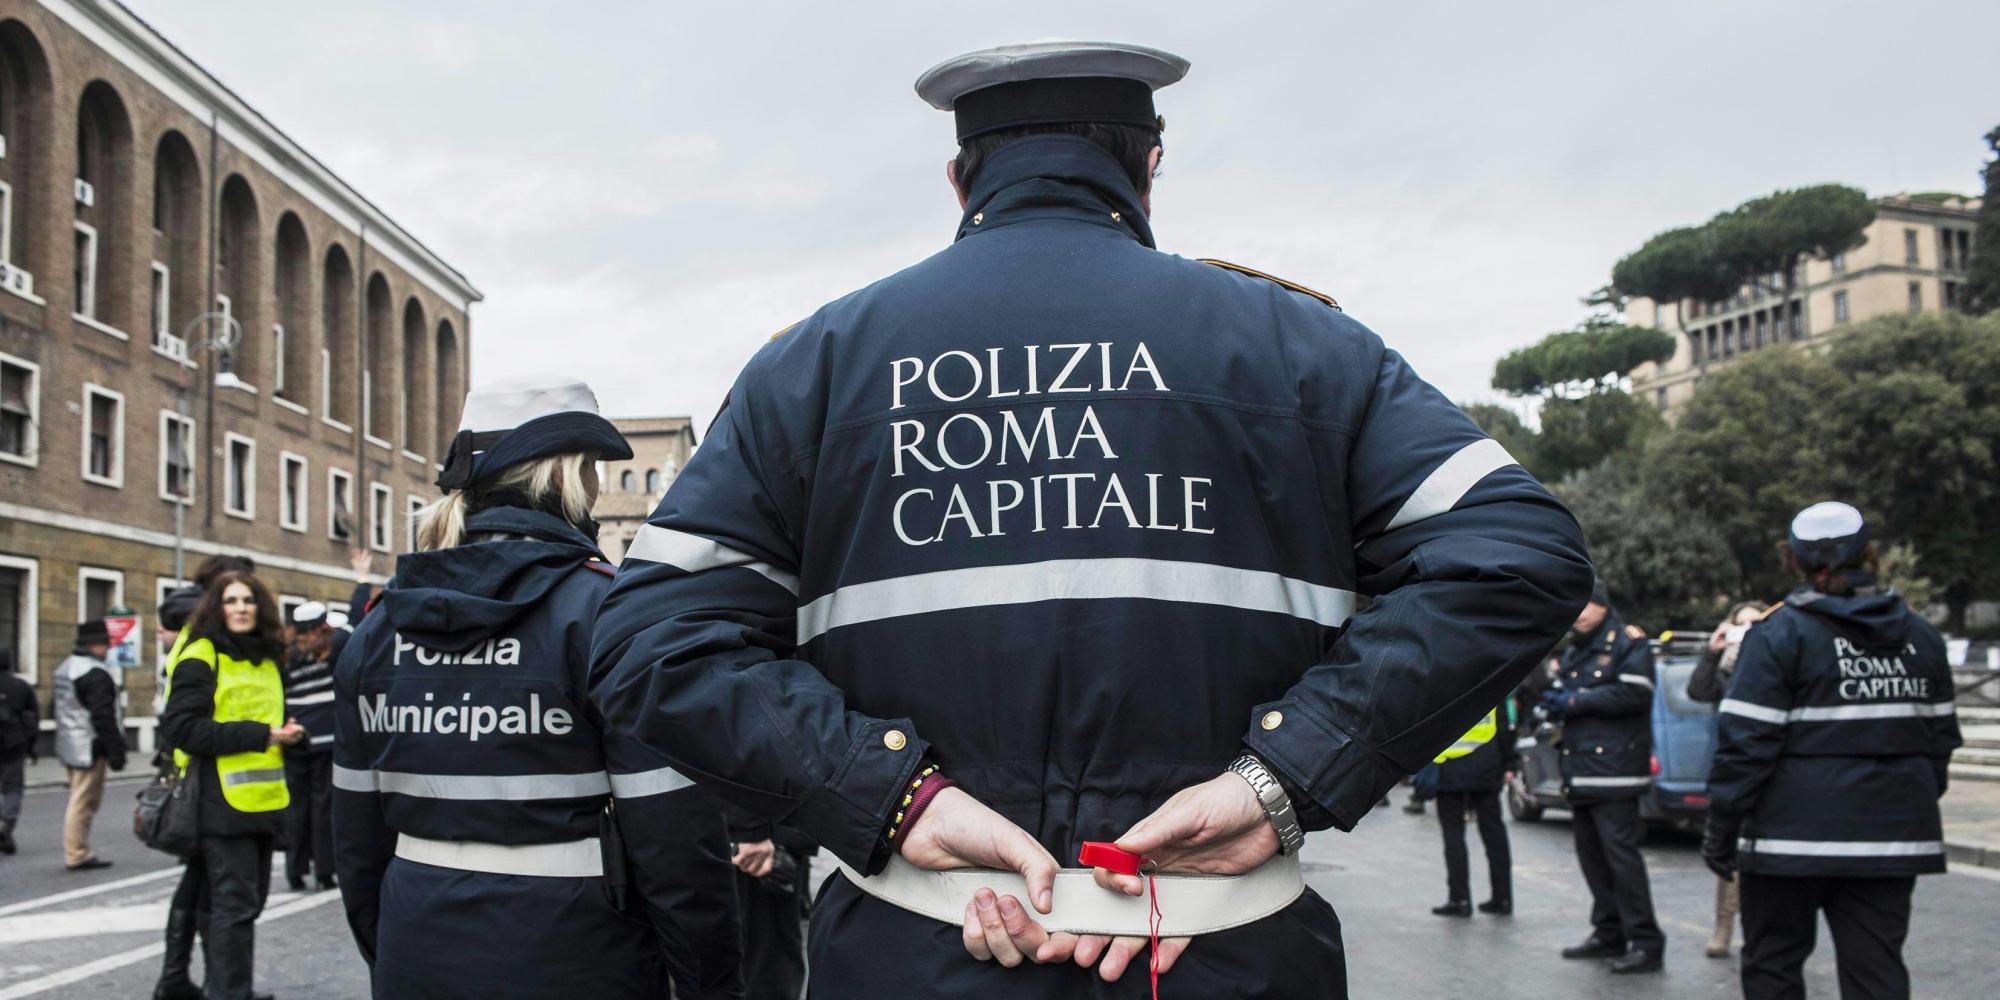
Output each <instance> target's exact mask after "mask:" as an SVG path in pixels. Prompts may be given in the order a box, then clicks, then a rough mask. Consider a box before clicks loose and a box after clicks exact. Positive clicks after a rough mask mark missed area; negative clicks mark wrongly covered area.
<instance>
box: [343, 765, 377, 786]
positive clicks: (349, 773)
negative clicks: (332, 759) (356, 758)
mask: <svg viewBox="0 0 2000 1000" xmlns="http://www.w3.org/2000/svg"><path fill="white" fill-rule="evenodd" d="M333 787H335V788H338V789H340V790H341V791H343V792H374V791H380V789H379V788H378V787H377V786H376V783H375V772H373V771H363V770H357V769H355V768H351V767H341V766H340V765H339V764H335V765H333Z"/></svg>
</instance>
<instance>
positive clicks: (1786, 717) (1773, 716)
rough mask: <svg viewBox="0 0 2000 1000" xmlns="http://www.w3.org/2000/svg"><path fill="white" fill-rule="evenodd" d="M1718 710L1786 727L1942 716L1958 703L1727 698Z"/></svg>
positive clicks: (1953, 708) (1951, 710)
mask: <svg viewBox="0 0 2000 1000" xmlns="http://www.w3.org/2000/svg"><path fill="white" fill-rule="evenodd" d="M1717 710H1718V711H1722V712H1726V713H1728V714H1730V715H1740V716H1743V717H1744V718H1746V719H1756V720H1757V721H1758V722H1768V723H1771V724H1772V725H1777V726H1782V725H1785V724H1786V723H1790V722H1852V721H1855V720H1857V719H1941V718H1944V717H1945V716H1947V715H1957V714H1958V706H1957V705H1955V704H1953V703H1951V702H1948V701H1904V702H1888V703H1886V704H1880V705H1815V706H1812V707H1810V708H1794V709H1791V710H1789V711H1788V710H1786V709H1782V708H1771V707H1769V706H1767V705H1759V704H1756V703H1754V702H1748V701H1738V700H1736V699H1735V698H1724V699H1723V700H1722V704H1721V705H1719V706H1717Z"/></svg>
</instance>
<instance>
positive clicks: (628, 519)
mask: <svg viewBox="0 0 2000 1000" xmlns="http://www.w3.org/2000/svg"><path fill="white" fill-rule="evenodd" d="M611 423H612V424H613V425H614V426H616V427H617V428H618V432H619V433H621V434H623V435H625V440H626V441H628V442H631V445H632V457H631V458H630V459H629V460H627V461H623V462H604V463H601V464H600V465H599V467H598V470H597V482H598V487H597V506H596V507H594V508H592V509H591V512H590V513H591V516H592V517H594V518H596V519H597V545H598V547H599V548H601V549H603V550H604V556H605V558H607V559H610V560H611V561H612V562H617V561H619V560H621V559H623V558H625V550H626V549H628V548H630V547H631V546H632V539H633V538H635V537H637V536H638V534H639V526H640V525H642V524H645V523H646V518H647V517H649V516H651V515H652V513H653V508H654V507H657V506H659V504H660V497H662V496H664V495H665V494H666V492H667V487H669V486H672V485H673V482H674V477H675V476H677V475H680V471H681V467H682V466H685V465H687V460H688V456H690V455H692V454H694V446H695V439H694V421H692V420H689V419H688V418H686V417H625V418H622V419H618V420H613V421H611Z"/></svg>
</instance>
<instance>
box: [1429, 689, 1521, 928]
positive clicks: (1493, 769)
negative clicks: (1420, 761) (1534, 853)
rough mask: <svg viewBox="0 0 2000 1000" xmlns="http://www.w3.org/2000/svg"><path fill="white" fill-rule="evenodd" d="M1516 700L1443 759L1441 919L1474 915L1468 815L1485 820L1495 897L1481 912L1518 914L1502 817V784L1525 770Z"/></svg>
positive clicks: (1483, 840)
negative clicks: (1517, 732)
mask: <svg viewBox="0 0 2000 1000" xmlns="http://www.w3.org/2000/svg"><path fill="white" fill-rule="evenodd" d="M1511 702H1512V699H1511V698H1510V699H1509V700H1508V701H1506V702H1502V703H1501V705H1500V707H1498V708H1495V709H1494V710H1493V711H1491V712H1488V713H1486V717H1485V718H1483V719H1481V720H1479V723H1478V724H1477V725H1475V726H1473V727H1472V728H1471V729H1469V730H1466V733H1465V735H1464V736H1461V737H1459V738H1458V739H1457V740H1455V741H1453V742H1452V744H1451V746H1448V747H1445V748H1444V751H1443V752H1442V753H1439V754H1438V755H1437V758H1436V760H1435V761H1434V765H1433V766H1435V767H1436V768H1437V804H1438V829H1439V830H1440V831H1441V832H1442V833H1443V835H1444V870H1445V893H1446V894H1445V902H1444V905H1443V906H1434V907H1432V908H1431V912H1432V913H1435V914H1437V915H1438V916H1440V917H1469V916H1472V873H1471V867H1472V866H1471V864H1470V863H1469V862H1468V860H1467V858H1466V856H1465V814H1466V812H1467V811H1468V810H1470V811H1471V812H1472V813H1473V814H1474V815H1475V816H1477V817H1478V820H1479V842H1480V844H1481V845H1482V846H1484V847H1485V848H1486V876H1487V880H1488V883H1489V884H1490V885H1491V886H1492V893H1493V894H1492V895H1491V896H1489V897H1487V899H1486V901H1485V902H1482V903H1480V904H1479V912H1481V913H1491V914H1494V915H1496V916H1503V917H1504V916H1508V915H1511V914H1512V913H1513V912H1514V858H1513V852H1512V851H1511V850H1510V848H1509V845H1508V843H1507V823H1506V821H1505V820H1503V819H1501V817H1500V786H1501V785H1502V784H1503V783H1504V782H1505V781H1506V780H1507V776H1508V775H1510V774H1512V773H1514V772H1515V771H1516V770H1519V769H1520V766H1521V765H1520V755H1519V753H1518V752H1517V751H1516V750H1515V749H1514V726H1513V719H1512V718H1511V716H1510V712H1509V709H1510V707H1511Z"/></svg>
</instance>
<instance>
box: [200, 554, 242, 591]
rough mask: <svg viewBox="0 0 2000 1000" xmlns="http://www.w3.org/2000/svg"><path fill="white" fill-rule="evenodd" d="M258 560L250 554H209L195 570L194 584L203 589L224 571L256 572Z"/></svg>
mask: <svg viewBox="0 0 2000 1000" xmlns="http://www.w3.org/2000/svg"><path fill="white" fill-rule="evenodd" d="M255 572H257V562H256V560H254V559H251V558H250V557H249V556H209V557H208V558H206V559H203V560H202V561H201V565H200V566H199V567H197V568H196V569H195V571H194V585H195V586H197V587H200V588H201V589H203V590H207V589H208V585H209V584H211V583H214V582H215V578H216V577H218V576H221V575H222V574H224V573H255Z"/></svg>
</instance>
